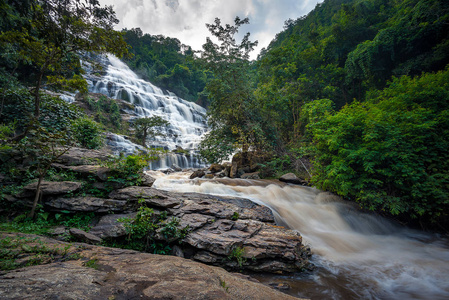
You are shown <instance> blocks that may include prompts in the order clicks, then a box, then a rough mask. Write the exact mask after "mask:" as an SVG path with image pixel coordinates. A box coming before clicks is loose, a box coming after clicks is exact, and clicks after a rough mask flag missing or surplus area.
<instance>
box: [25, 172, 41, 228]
mask: <svg viewBox="0 0 449 300" xmlns="http://www.w3.org/2000/svg"><path fill="white" fill-rule="evenodd" d="M44 174H45V173H44ZM44 174H39V180H38V182H37V187H36V195H35V196H34V202H33V207H32V208H31V212H30V215H29V217H30V218H31V219H32V218H34V213H35V212H36V207H37V203H38V202H39V198H40V195H41V183H42V179H43V178H44Z"/></svg>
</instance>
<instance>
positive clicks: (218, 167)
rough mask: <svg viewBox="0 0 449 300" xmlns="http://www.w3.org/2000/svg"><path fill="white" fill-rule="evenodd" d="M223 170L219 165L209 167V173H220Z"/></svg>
mask: <svg viewBox="0 0 449 300" xmlns="http://www.w3.org/2000/svg"><path fill="white" fill-rule="evenodd" d="M223 169H224V168H223V166H222V165H220V164H212V165H211V166H210V167H209V171H210V172H211V173H218V172H220V171H222V170H223Z"/></svg>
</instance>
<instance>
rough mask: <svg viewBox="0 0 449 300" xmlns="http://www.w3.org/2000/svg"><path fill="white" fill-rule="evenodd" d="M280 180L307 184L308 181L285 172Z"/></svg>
mask: <svg viewBox="0 0 449 300" xmlns="http://www.w3.org/2000/svg"><path fill="white" fill-rule="evenodd" d="M279 180H280V181H282V182H287V183H293V184H300V185H307V181H305V180H304V179H301V178H298V177H297V176H296V175H295V174H293V173H287V174H284V175H282V176H281V177H280V178H279Z"/></svg>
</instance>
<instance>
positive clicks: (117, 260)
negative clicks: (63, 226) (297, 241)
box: [0, 239, 298, 300]
mask: <svg viewBox="0 0 449 300" xmlns="http://www.w3.org/2000/svg"><path fill="white" fill-rule="evenodd" d="M44 240H45V242H46V243H49V244H51V243H52V242H51V241H52V240H51V239H44ZM58 246H59V247H64V244H61V243H58ZM75 246H76V245H75ZM80 246H81V245H80ZM79 254H80V257H81V259H78V260H70V261H65V262H58V263H50V264H47V265H40V266H32V267H27V268H22V269H18V270H14V271H9V272H7V273H3V274H2V275H0V298H1V299H8V300H10V299H116V300H124V299H186V300H189V299H192V300H193V299H204V300H206V299H248V300H251V299H254V300H256V299H257V300H259V299H267V300H269V299H273V300H274V299H279V300H284V299H286V300H287V299H292V300H293V299H298V298H294V297H292V296H289V295H286V294H283V293H281V292H279V291H277V290H274V289H272V288H270V287H268V286H265V285H262V284H260V283H257V282H254V280H251V281H250V280H247V279H245V278H243V277H242V276H239V275H238V274H237V275H234V274H231V273H228V272H227V271H225V270H223V269H221V268H218V267H213V266H207V265H204V264H201V263H198V262H194V261H191V260H187V259H183V258H180V257H174V256H161V255H153V254H147V253H139V252H136V251H131V250H122V249H114V248H106V247H98V246H91V245H82V248H81V249H80V250H79ZM92 260H95V262H96V263H95V265H96V268H89V267H86V266H85V265H86V262H87V261H92Z"/></svg>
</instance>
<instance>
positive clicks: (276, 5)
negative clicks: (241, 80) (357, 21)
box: [100, 0, 322, 58]
mask: <svg viewBox="0 0 449 300" xmlns="http://www.w3.org/2000/svg"><path fill="white" fill-rule="evenodd" d="M318 2H322V0H277V1H275V0H100V3H101V4H102V5H113V6H114V10H115V12H116V14H117V17H118V19H119V20H120V23H119V24H118V26H117V28H116V29H117V30H119V29H121V28H125V27H126V28H128V29H131V28H136V27H140V29H142V31H143V32H144V33H149V34H152V35H158V34H162V35H164V36H169V37H174V38H178V39H179V40H180V41H181V43H183V44H186V45H190V46H192V48H193V49H195V50H200V49H201V46H202V45H203V44H204V43H205V42H206V36H209V32H208V30H207V28H206V26H205V24H206V23H213V21H214V19H215V18H216V17H218V18H220V19H221V21H222V23H229V24H233V20H234V18H235V17H236V16H239V17H241V18H244V17H249V20H250V24H249V25H245V26H243V27H241V30H240V33H241V34H244V33H246V32H250V33H251V40H252V41H254V40H258V41H259V45H258V47H257V49H256V50H255V51H254V52H253V53H252V58H256V57H257V54H258V53H259V51H260V49H261V48H262V47H267V46H268V44H269V43H270V42H271V40H273V38H274V36H275V35H276V33H278V32H280V31H282V28H283V25H284V22H285V21H286V20H287V19H289V18H291V19H297V18H298V17H301V16H303V15H306V14H307V13H308V12H310V11H311V10H312V9H313V8H314V7H315V6H316V4H317V3H318Z"/></svg>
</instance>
